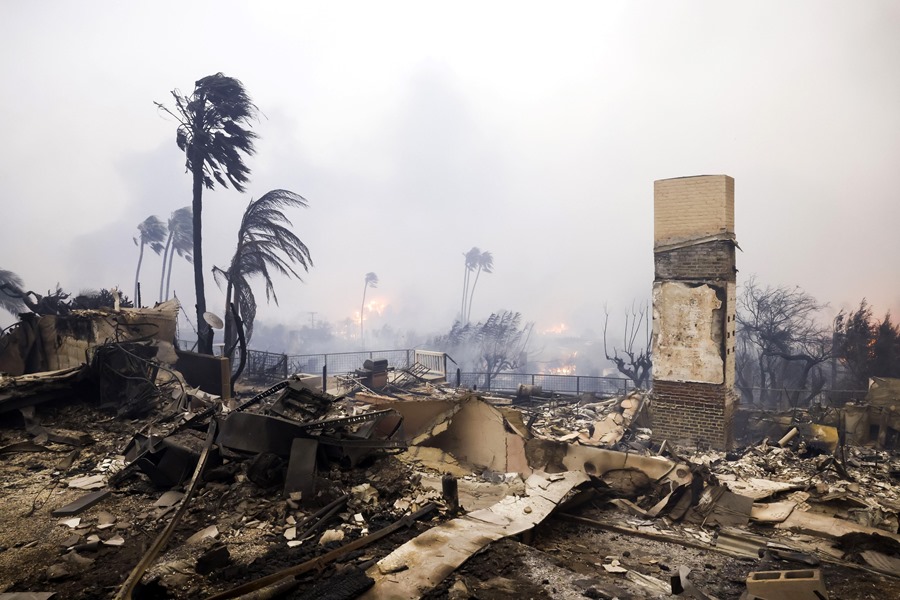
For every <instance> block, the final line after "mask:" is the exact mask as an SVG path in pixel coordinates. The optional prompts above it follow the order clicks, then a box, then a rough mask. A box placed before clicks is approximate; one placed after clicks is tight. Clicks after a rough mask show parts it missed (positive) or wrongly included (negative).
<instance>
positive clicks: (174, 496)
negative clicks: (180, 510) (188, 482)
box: [153, 490, 184, 508]
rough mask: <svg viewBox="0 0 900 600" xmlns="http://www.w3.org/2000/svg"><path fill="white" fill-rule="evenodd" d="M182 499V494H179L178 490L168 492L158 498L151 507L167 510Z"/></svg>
mask: <svg viewBox="0 0 900 600" xmlns="http://www.w3.org/2000/svg"><path fill="white" fill-rule="evenodd" d="M182 498H184V493H183V492H179V491H178V490H169V491H168V492H166V493H165V494H163V495H162V496H160V497H159V499H158V500H157V501H156V502H154V503H153V506H158V507H160V508H169V507H170V506H175V505H176V504H178V503H179V502H181V499H182Z"/></svg>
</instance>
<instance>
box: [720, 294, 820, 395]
mask: <svg viewBox="0 0 900 600" xmlns="http://www.w3.org/2000/svg"><path fill="white" fill-rule="evenodd" d="M823 308H825V305H824V304H820V303H819V302H818V301H817V300H816V299H815V298H813V297H812V296H810V295H809V294H807V293H806V292H804V291H803V290H802V289H800V288H799V287H794V288H787V287H783V286H780V287H771V286H766V287H763V286H761V285H760V284H758V283H757V281H756V278H755V277H751V278H750V279H749V280H748V282H747V283H746V284H745V285H744V289H743V292H742V293H741V295H740V297H739V298H738V310H737V325H738V350H739V352H738V354H737V357H736V358H737V362H738V368H737V371H738V377H739V379H738V384H739V386H741V385H746V383H747V377H746V373H747V371H748V370H747V369H746V368H744V367H743V365H741V363H743V362H744V361H754V362H755V363H756V364H755V365H754V368H753V369H752V371H753V372H754V375H755V377H756V383H757V385H756V386H753V387H756V388H757V389H758V391H759V398H758V399H759V401H760V402H761V403H762V404H764V405H765V404H767V403H770V402H771V401H772V400H773V398H774V396H775V394H776V393H777V394H781V393H786V394H787V398H788V400H789V402H790V404H791V405H792V406H798V405H805V404H808V403H809V401H810V400H811V399H812V398H813V397H815V396H817V395H818V394H819V393H820V392H821V391H822V390H823V389H824V387H825V383H826V376H825V373H824V372H823V371H822V365H823V363H825V362H827V361H828V360H829V359H830V358H831V349H832V335H831V331H830V330H829V329H828V327H826V326H824V325H823V324H822V323H821V322H820V321H819V316H820V312H821V310H822V309H823ZM741 377H743V379H741ZM742 391H744V392H745V395H746V392H748V391H749V390H747V389H746V388H745V389H743V390H742Z"/></svg>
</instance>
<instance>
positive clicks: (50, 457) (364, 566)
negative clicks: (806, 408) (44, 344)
mask: <svg viewBox="0 0 900 600" xmlns="http://www.w3.org/2000/svg"><path fill="white" fill-rule="evenodd" d="M103 318H104V319H108V316H105V317H103ZM129 343H134V344H138V346H136V347H135V348H137V347H143V346H141V344H145V343H146V344H148V345H147V346H146V348H147V349H146V350H140V351H139V352H137V353H135V352H133V350H134V348H132V347H130V346H129V347H120V346H121V344H118V343H113V344H101V346H102V347H104V348H107V350H105V351H103V352H97V351H96V347H92V349H91V351H90V352H88V355H86V357H85V362H84V363H83V364H82V365H81V366H80V367H79V366H72V367H70V371H69V372H68V373H67V374H65V375H64V376H62V377H61V376H60V375H59V374H56V373H52V374H43V375H40V374H38V375H34V374H32V375H19V376H15V377H5V378H4V379H3V380H2V381H0V407H3V406H4V404H3V403H4V402H6V401H7V400H10V399H12V400H13V401H14V402H15V405H14V406H15V407H14V408H10V409H9V410H6V412H5V415H6V416H5V417H4V420H3V422H2V427H0V449H2V450H3V451H2V452H0V460H2V462H3V469H2V471H0V477H2V481H0V483H2V485H3V486H4V489H5V490H7V496H6V497H7V501H6V505H5V508H4V511H2V513H0V594H9V593H13V594H27V593H32V592H33V593H35V594H37V593H39V592H40V593H44V592H41V590H51V592H53V593H55V594H56V596H55V597H59V598H66V597H73V598H74V597H84V596H91V597H120V598H125V597H130V596H131V595H132V592H135V591H136V590H138V589H139V588H147V589H146V590H144V591H145V592H147V593H150V590H155V591H153V593H156V594H159V595H161V596H166V597H171V598H194V597H213V598H231V597H239V596H243V595H247V594H255V595H256V596H255V597H265V596H267V595H269V597H274V594H277V593H284V592H285V591H286V590H293V592H292V593H295V594H299V595H301V597H312V596H311V594H318V595H320V596H324V595H326V594H331V593H333V594H338V593H339V592H338V590H343V591H340V593H342V594H345V595H343V596H339V595H336V596H335V597H347V598H350V597H359V596H360V595H363V596H362V597H367V598H382V597H420V596H421V597H428V598H456V597H468V596H467V594H468V595H478V594H482V595H484V596H485V597H489V596H490V594H492V593H494V594H498V593H502V594H503V595H506V596H508V595H517V594H524V595H528V596H531V597H538V596H544V597H559V598H567V597H585V596H587V597H610V598H611V597H619V598H628V597H633V598H644V597H665V596H667V595H669V594H671V593H680V594H681V595H682V596H684V597H695V598H704V597H712V595H715V597H717V598H737V597H738V596H740V595H741V594H742V593H744V592H748V593H750V592H752V593H758V592H756V591H754V590H756V587H757V586H763V587H765V586H768V587H767V590H771V589H774V587H776V586H779V585H784V586H788V583H780V582H782V581H784V582H790V585H800V584H801V583H802V584H803V585H807V584H806V582H807V581H813V582H815V583H814V584H810V586H813V585H814V586H816V587H814V588H813V587H807V588H804V590H807V589H815V590H817V591H819V593H823V594H825V593H827V594H828V595H829V596H830V597H842V598H851V599H852V598H857V597H859V598H862V597H866V596H864V595H863V594H864V593H865V592H864V590H866V589H874V588H875V587H877V588H878V589H879V590H881V592H880V595H883V596H889V595H890V594H891V593H898V592H900V581H898V579H897V573H898V569H897V566H898V563H900V550H898V548H900V534H898V513H900V494H898V492H897V491H896V486H895V483H896V480H897V478H898V474H900V461H898V458H897V456H896V455H895V454H894V453H893V451H892V450H890V449H889V448H886V445H885V442H886V441H889V432H888V433H887V434H886V435H887V437H885V439H884V440H883V441H882V442H876V441H872V440H870V441H869V444H870V445H869V446H865V447H863V446H859V445H852V444H847V443H844V444H842V443H841V435H840V427H839V423H840V418H841V417H840V414H839V413H836V414H835V415H833V416H828V415H825V416H824V417H823V416H822V415H817V416H816V418H813V416H811V415H809V414H808V413H798V412H795V413H792V414H789V415H769V416H767V417H765V416H764V417H763V418H759V419H757V420H756V421H754V425H753V426H752V427H746V428H745V429H744V430H743V431H744V433H745V437H744V439H741V440H738V442H739V443H741V444H744V445H743V446H741V447H740V448H738V449H736V450H731V451H728V452H724V451H714V450H708V449H698V448H696V447H689V448H686V447H682V446H679V445H678V443H677V442H676V441H670V440H665V441H664V442H663V443H659V442H655V441H653V440H652V435H651V431H650V429H649V427H648V426H649V422H648V420H647V414H646V413H647V404H648V402H649V401H650V398H651V397H650V396H649V395H648V394H646V393H644V392H634V393H632V394H629V395H628V396H624V397H618V398H612V399H597V398H594V397H592V396H590V395H585V396H582V397H576V398H553V397H548V395H546V394H544V395H540V394H538V393H537V392H536V391H535V390H530V391H529V394H528V395H527V396H525V395H524V394H520V395H519V396H518V397H517V398H513V399H510V398H505V399H502V400H495V401H494V403H491V402H489V401H488V400H487V399H486V398H485V397H484V396H480V395H478V394H477V393H473V392H468V391H465V390H455V389H451V388H447V387H444V386H442V385H441V384H440V382H438V381H433V380H429V381H422V378H421V377H420V378H416V377H415V376H414V375H415V374H414V373H409V372H405V373H402V374H397V373H396V372H393V371H392V370H391V368H390V366H387V370H386V371H382V370H381V369H383V368H385V365H376V364H373V365H371V367H377V369H376V368H372V369H369V370H370V371H371V372H372V374H373V375H372V376H373V377H374V374H375V373H383V372H386V373H387V379H386V383H385V384H384V385H383V386H380V389H379V390H378V392H379V393H377V394H375V393H373V392H372V391H371V390H370V388H369V387H368V386H366V387H365V388H362V387H360V388H358V389H359V390H360V392H358V393H348V394H345V395H343V396H341V395H337V396H335V395H331V394H327V393H324V392H322V391H321V387H322V382H323V380H322V379H321V378H320V379H319V380H318V381H316V379H315V378H314V377H310V376H298V377H292V378H290V379H288V380H286V381H283V382H281V383H278V384H276V385H274V386H271V387H269V388H248V387H241V386H238V389H237V390H236V394H235V398H233V399H228V398H222V397H219V396H213V395H209V393H203V392H201V391H199V390H196V389H193V388H191V387H190V386H188V385H186V384H185V382H184V380H183V378H182V377H180V374H179V373H178V371H177V370H176V369H174V368H173V367H172V363H170V362H165V361H163V360H161V359H160V356H162V355H164V354H165V352H163V353H162V354H161V353H160V350H161V349H162V348H164V347H165V343H162V344H160V340H156V341H153V342H149V343H148V342H146V341H133V342H129ZM151 349H152V350H153V353H152V354H151V353H150V350H151ZM141 352H144V353H145V354H146V356H147V357H145V358H140V359H134V360H133V361H131V358H129V360H128V361H126V360H124V359H125V358H126V357H133V355H137V356H143V354H141ZM129 353H130V354H129ZM88 359H89V360H88ZM367 368H369V367H367ZM74 373H77V374H78V376H77V377H74V376H73V374H74ZM128 373H132V374H134V373H140V376H136V377H137V379H138V380H140V381H141V382H142V383H141V385H136V386H131V387H127V386H126V388H123V387H122V385H123V384H121V383H119V384H115V381H117V380H119V381H122V380H124V379H127V377H122V375H123V374H128ZM365 375H366V376H367V377H368V376H369V375H370V374H365ZM127 376H128V377H131V376H132V375H127ZM23 378H28V379H23ZM370 383H372V382H371V381H370ZM379 383H380V382H379ZM326 384H327V381H326ZM372 385H373V386H374V387H379V386H378V385H375V383H372ZM880 385H882V387H881V388H879V389H882V390H883V389H884V387H883V386H884V385H885V384H880ZM326 387H328V388H329V389H332V390H333V389H334V388H333V387H331V386H329V385H326ZM4 394H5V395H4ZM6 406H13V405H6ZM126 407H127V409H125V408H126ZM123 409H125V410H123ZM4 410H5V409H4ZM23 410H24V412H22V411H23ZM851 412H852V411H851ZM61 457H62V460H60V458H61ZM84 488H87V489H84ZM93 488H96V489H93ZM86 491H87V492H88V493H87V494H86V493H85V492H86ZM523 542H527V543H528V544H529V545H525V544H523ZM792 571H793V572H798V573H814V574H815V573H817V575H815V576H813V577H799V576H796V577H794V576H786V575H783V574H784V573H790V572H792ZM313 572H315V574H314V575H313ZM767 573H777V574H778V575H777V577H776V576H774V575H766V574H767ZM751 574H755V575H754V576H751ZM545 582H546V583H545ZM773 582H775V583H773ZM820 584H821V587H818V586H819V585H820ZM676 590H680V591H676ZM51 592H46V593H48V594H49V593H51ZM759 593H762V592H759ZM765 593H771V592H768V591H767V592H765ZM791 593H793V592H791ZM762 597H767V596H762Z"/></svg>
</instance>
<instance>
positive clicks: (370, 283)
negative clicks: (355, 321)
mask: <svg viewBox="0 0 900 600" xmlns="http://www.w3.org/2000/svg"><path fill="white" fill-rule="evenodd" d="M370 287H372V288H377V287H378V275H376V274H375V273H372V272H369V273H366V283H365V285H364V286H363V299H362V306H361V307H360V309H359V343H360V345H361V346H362V347H363V348H365V347H366V344H365V340H364V338H363V321H364V320H365V314H366V313H365V310H366V290H368V289H369V288H370Z"/></svg>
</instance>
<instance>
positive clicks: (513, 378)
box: [448, 373, 635, 398]
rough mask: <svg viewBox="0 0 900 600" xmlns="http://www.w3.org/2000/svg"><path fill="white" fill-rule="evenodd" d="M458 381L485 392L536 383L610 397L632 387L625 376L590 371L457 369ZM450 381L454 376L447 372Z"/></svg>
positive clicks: (550, 388)
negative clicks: (490, 372)
mask: <svg viewBox="0 0 900 600" xmlns="http://www.w3.org/2000/svg"><path fill="white" fill-rule="evenodd" d="M459 379H460V381H459V384H460V386H461V387H465V388H470V389H471V388H476V387H477V388H478V389H479V390H483V391H486V392H501V393H515V392H517V391H518V389H519V386H520V385H537V386H541V389H542V390H543V391H544V392H546V393H553V394H574V395H576V396H577V395H581V394H593V395H595V396H598V397H607V398H611V397H613V396H620V395H625V394H627V393H628V392H629V391H633V390H634V389H635V385H634V382H633V381H631V380H630V379H626V378H624V377H593V376H590V375H543V374H540V373H498V374H496V375H494V376H492V377H490V381H489V382H488V374H487V373H460V378H459ZM448 380H449V381H450V382H451V384H456V377H455V375H453V374H448Z"/></svg>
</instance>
